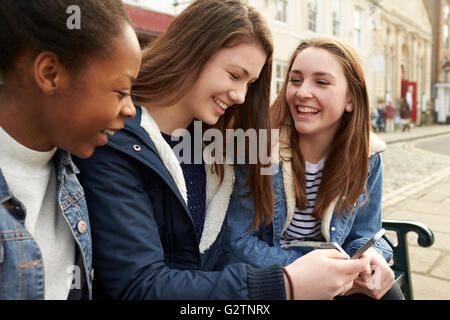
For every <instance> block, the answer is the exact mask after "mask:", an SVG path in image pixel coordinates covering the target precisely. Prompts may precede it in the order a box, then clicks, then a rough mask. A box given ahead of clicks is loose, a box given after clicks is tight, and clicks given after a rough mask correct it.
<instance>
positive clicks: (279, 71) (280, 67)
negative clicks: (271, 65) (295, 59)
mask: <svg viewBox="0 0 450 320" xmlns="http://www.w3.org/2000/svg"><path fill="white" fill-rule="evenodd" d="M287 68H288V65H287V63H286V62H282V61H275V86H276V87H275V89H276V91H275V94H277V95H278V94H279V93H280V91H281V88H283V84H284V80H285V78H286V73H287Z"/></svg>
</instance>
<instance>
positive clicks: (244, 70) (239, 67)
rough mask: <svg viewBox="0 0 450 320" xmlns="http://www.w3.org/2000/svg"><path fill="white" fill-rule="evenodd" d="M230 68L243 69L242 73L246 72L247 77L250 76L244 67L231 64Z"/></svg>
mask: <svg viewBox="0 0 450 320" xmlns="http://www.w3.org/2000/svg"><path fill="white" fill-rule="evenodd" d="M230 67H235V68H238V69H241V70H242V72H244V73H245V75H246V76H247V77H248V76H250V74H249V73H248V70H247V69H245V68H244V67H241V66H238V65H237V64H231V65H230Z"/></svg>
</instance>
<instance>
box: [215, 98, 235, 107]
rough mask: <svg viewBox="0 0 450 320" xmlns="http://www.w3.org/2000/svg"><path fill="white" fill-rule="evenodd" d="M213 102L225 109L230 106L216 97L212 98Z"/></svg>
mask: <svg viewBox="0 0 450 320" xmlns="http://www.w3.org/2000/svg"><path fill="white" fill-rule="evenodd" d="M213 99H214V102H215V103H216V104H217V105H218V106H219V107H220V108H221V109H223V110H227V108H229V107H231V106H230V105H227V104H226V103H225V102H223V101H221V100H219V99H217V98H213Z"/></svg>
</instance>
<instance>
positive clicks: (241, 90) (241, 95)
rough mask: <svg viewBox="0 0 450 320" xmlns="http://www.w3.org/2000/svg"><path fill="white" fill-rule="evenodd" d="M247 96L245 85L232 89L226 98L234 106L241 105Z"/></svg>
mask: <svg viewBox="0 0 450 320" xmlns="http://www.w3.org/2000/svg"><path fill="white" fill-rule="evenodd" d="M246 95H247V85H245V86H240V87H238V88H234V89H232V90H230V91H229V92H228V96H229V97H230V99H231V100H232V101H233V102H234V104H243V103H244V102H245V96H246Z"/></svg>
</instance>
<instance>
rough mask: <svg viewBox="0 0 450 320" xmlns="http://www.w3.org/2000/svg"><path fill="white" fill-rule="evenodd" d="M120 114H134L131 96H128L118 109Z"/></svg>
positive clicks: (126, 115) (128, 115)
mask: <svg viewBox="0 0 450 320" xmlns="http://www.w3.org/2000/svg"><path fill="white" fill-rule="evenodd" d="M120 114H121V115H122V116H123V117H125V118H133V117H134V116H135V115H136V108H135V107H134V104H133V101H132V100H131V97H128V98H127V99H126V101H125V103H124V105H123V107H122V109H121V110H120Z"/></svg>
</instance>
